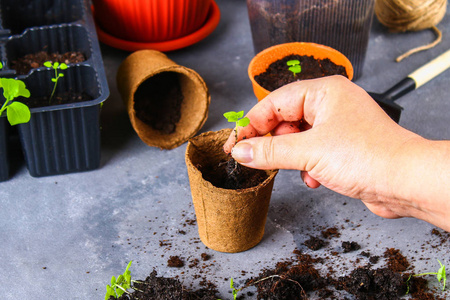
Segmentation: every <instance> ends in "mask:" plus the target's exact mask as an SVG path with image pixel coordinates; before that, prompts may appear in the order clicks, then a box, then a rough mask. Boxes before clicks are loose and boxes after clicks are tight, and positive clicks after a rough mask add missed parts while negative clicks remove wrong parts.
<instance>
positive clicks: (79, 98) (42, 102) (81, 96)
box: [20, 92, 93, 108]
mask: <svg viewBox="0 0 450 300" xmlns="http://www.w3.org/2000/svg"><path fill="white" fill-rule="evenodd" d="M92 99H93V98H92V97H91V96H89V95H88V94H86V93H76V92H63V93H59V94H55V95H54V96H53V98H52V99H51V100H50V95H49V96H45V97H30V98H21V99H20V102H22V103H24V104H26V105H27V106H28V107H29V108H34V107H44V106H51V105H60V104H69V103H77V102H83V101H89V100H92Z"/></svg>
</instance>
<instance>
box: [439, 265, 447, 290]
mask: <svg viewBox="0 0 450 300" xmlns="http://www.w3.org/2000/svg"><path fill="white" fill-rule="evenodd" d="M437 261H438V262H439V265H440V266H441V267H440V268H439V270H438V272H437V275H436V276H437V280H438V281H439V282H441V280H442V283H443V287H442V290H445V282H446V281H447V274H446V273H445V265H443V264H442V263H441V262H440V261H439V259H438V260H437Z"/></svg>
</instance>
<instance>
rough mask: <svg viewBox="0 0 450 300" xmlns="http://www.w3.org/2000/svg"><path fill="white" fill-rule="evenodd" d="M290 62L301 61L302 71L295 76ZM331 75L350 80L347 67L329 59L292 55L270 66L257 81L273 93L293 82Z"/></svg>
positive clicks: (257, 76) (257, 77)
mask: <svg viewBox="0 0 450 300" xmlns="http://www.w3.org/2000/svg"><path fill="white" fill-rule="evenodd" d="M290 60H298V61H300V66H301V68H302V70H301V72H300V73H297V74H295V76H294V74H293V73H292V72H291V71H289V67H288V66H287V64H286V63H287V62H288V61H290ZM331 75H343V76H345V77H347V78H348V76H347V72H346V70H345V67H344V66H340V65H336V64H335V63H333V62H332V61H331V60H329V59H328V58H326V59H315V58H314V57H312V56H308V55H296V54H292V55H288V56H285V57H284V58H282V59H280V60H277V61H275V62H273V63H272V64H270V65H269V67H268V68H267V70H266V71H265V72H263V73H261V74H259V75H256V76H255V80H256V82H257V83H258V84H259V85H261V86H262V87H263V88H265V89H266V90H268V91H270V92H272V91H274V90H276V89H278V88H280V87H282V86H283V85H286V84H289V83H291V82H295V81H299V80H305V79H314V78H320V77H325V76H331Z"/></svg>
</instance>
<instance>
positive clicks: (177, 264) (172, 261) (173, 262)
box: [167, 255, 184, 268]
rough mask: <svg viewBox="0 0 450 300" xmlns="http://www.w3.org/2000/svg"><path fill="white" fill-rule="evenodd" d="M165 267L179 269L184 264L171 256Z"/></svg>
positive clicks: (176, 257) (177, 257)
mask: <svg viewBox="0 0 450 300" xmlns="http://www.w3.org/2000/svg"><path fill="white" fill-rule="evenodd" d="M167 266H168V267H171V268H181V267H183V266H184V262H183V261H182V260H181V258H180V257H179V256H176V255H175V256H171V257H169V260H168V261H167Z"/></svg>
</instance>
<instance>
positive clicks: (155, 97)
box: [134, 72, 184, 134]
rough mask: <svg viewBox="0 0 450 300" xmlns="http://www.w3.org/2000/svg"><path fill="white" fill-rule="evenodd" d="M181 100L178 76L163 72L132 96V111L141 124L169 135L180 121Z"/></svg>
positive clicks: (153, 77) (182, 97)
mask: <svg viewBox="0 0 450 300" xmlns="http://www.w3.org/2000/svg"><path fill="white" fill-rule="evenodd" d="M183 99H184V96H183V93H182V90H181V85H180V82H179V78H178V75H177V74H176V73H173V72H163V73H160V74H156V75H155V76H152V77H151V78H149V79H147V80H146V81H145V82H143V83H142V84H141V85H140V86H139V87H138V89H137V91H136V93H135V94H134V110H135V111H136V116H137V117H138V118H139V119H140V120H141V121H142V122H144V123H146V124H147V125H149V126H151V127H152V128H153V129H155V130H158V131H160V132H161V133H162V134H171V133H173V132H175V130H176V125H177V123H178V122H179V121H180V118H181V104H182V102H183Z"/></svg>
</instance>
